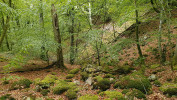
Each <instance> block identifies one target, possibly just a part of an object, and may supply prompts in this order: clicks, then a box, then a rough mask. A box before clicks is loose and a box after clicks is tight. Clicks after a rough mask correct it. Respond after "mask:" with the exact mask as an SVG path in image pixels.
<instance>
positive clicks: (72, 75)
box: [66, 74, 74, 79]
mask: <svg viewBox="0 0 177 100" xmlns="http://www.w3.org/2000/svg"><path fill="white" fill-rule="evenodd" d="M73 77H74V74H68V75H67V76H66V79H71V78H73Z"/></svg>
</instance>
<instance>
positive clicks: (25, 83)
mask: <svg viewBox="0 0 177 100" xmlns="http://www.w3.org/2000/svg"><path fill="white" fill-rule="evenodd" d="M30 84H32V82H31V81H30V80H29V79H21V80H19V81H15V82H14V83H12V85H11V87H10V90H16V89H23V88H29V87H30Z"/></svg>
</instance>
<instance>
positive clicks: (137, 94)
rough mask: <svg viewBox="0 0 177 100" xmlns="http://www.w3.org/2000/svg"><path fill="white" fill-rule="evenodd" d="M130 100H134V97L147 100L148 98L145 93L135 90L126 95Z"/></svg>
mask: <svg viewBox="0 0 177 100" xmlns="http://www.w3.org/2000/svg"><path fill="white" fill-rule="evenodd" d="M126 95H127V97H128V99H129V100H133V98H134V97H136V98H138V99H146V96H145V94H144V93H142V92H141V91H140V90H137V89H133V90H131V91H129V92H127V93H126Z"/></svg>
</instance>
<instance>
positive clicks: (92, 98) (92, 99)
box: [78, 95, 99, 100]
mask: <svg viewBox="0 0 177 100" xmlns="http://www.w3.org/2000/svg"><path fill="white" fill-rule="evenodd" d="M78 100H99V97H98V96H97V95H84V96H81V97H79V98H78Z"/></svg>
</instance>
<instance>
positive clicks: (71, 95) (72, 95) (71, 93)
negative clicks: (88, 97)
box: [66, 89, 77, 100]
mask: <svg viewBox="0 0 177 100" xmlns="http://www.w3.org/2000/svg"><path fill="white" fill-rule="evenodd" d="M66 96H67V97H68V99H69V100H73V99H75V98H77V92H76V91H74V90H72V89H69V90H68V91H67V92H66Z"/></svg>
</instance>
